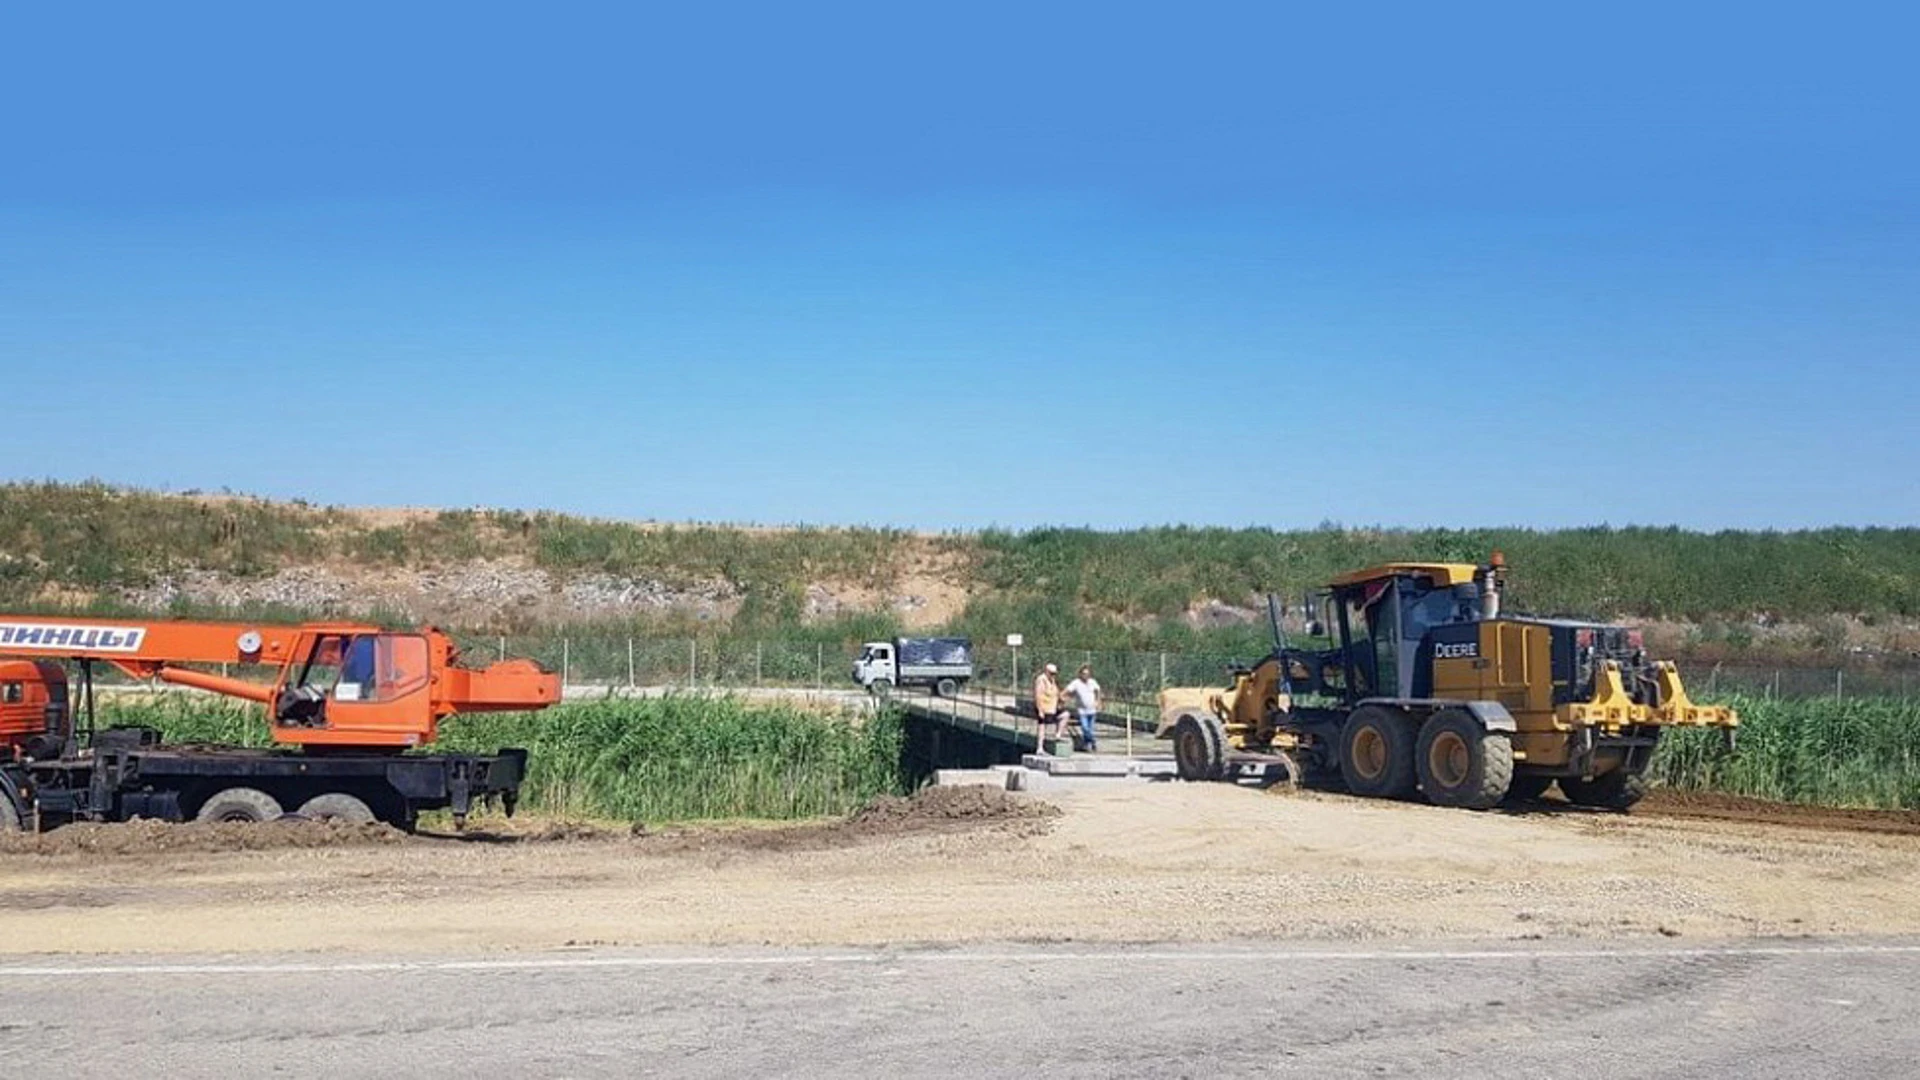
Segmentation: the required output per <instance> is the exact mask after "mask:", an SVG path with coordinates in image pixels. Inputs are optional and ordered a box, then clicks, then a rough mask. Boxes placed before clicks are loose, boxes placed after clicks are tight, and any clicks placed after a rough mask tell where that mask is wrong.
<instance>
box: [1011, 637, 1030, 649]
mask: <svg viewBox="0 0 1920 1080" xmlns="http://www.w3.org/2000/svg"><path fill="white" fill-rule="evenodd" d="M1026 643H1027V638H1026V635H1025V634H1008V635H1007V648H1009V649H1017V648H1019V647H1020V646H1022V645H1025V644H1026Z"/></svg>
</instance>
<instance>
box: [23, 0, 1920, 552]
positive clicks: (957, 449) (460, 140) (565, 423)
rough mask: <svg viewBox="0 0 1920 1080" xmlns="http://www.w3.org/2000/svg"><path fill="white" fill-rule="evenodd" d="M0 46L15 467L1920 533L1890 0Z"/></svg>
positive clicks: (996, 518) (523, 23)
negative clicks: (1862, 527) (1883, 528)
mask: <svg viewBox="0 0 1920 1080" xmlns="http://www.w3.org/2000/svg"><path fill="white" fill-rule="evenodd" d="M42 7H45V8H48V9H49V10H47V11H40V12H33V11H26V12H14V13H12V14H9V15H8V16H6V17H5V26H4V27H3V28H0V29H3V30H4V32H0V100H4V101H5V102H6V104H5V106H4V107H5V109H6V124H5V128H4V130H5V131H6V132H7V135H6V139H5V144H6V145H5V148H4V149H0V369H3V370H4V371H5V373H6V384H5V385H6V387H7V393H8V397H9V399H10V406H11V407H10V408H9V409H8V414H9V421H8V423H6V424H5V425H3V426H0V471H3V472H4V473H5V474H7V475H11V476H15V477H20V478H45V477H54V478H62V479H80V478H87V477H97V478H101V479H106V480H110V481H113V482H117V483H127V484H135V485H141V486H153V487H166V488H171V489H176V490H178V489H186V488H202V489H216V490H217V489H220V488H231V489H234V490H239V491H246V492H253V493H259V494H265V495H271V496H279V497H304V498H307V499H310V500H315V501H321V502H329V503H343V504H363V505H429V506H464V505H480V504H484V505H504V506H515V507H526V508H536V507H543V508H554V509H562V510H569V511H575V512H582V513H590V514H599V515H605V516H612V517H634V518H641V517H645V518H659V519H668V520H726V521H757V522H796V521H809V522H833V523H870V524H893V525H907V526H917V527H924V528H954V527H963V528H965V527H980V526H987V525H1001V526H1014V527H1026V526H1032V525H1037V524H1042V523H1065V524H1093V525H1100V526H1121V525H1137V524H1158V523H1168V522H1190V523H1209V524H1228V525H1241V524H1267V525H1276V526H1296V525H1313V524H1317V523H1319V522H1322V521H1329V520H1331V521H1338V522H1343V523H1346V524H1351V525H1366V524H1386V525H1429V524H1431V525H1475V524H1524V525H1542V526H1557V525H1574V524H1588V523H1598V522H1610V523H1613V524H1626V523H1654V524H1668V523H1678V524H1682V525H1687V526H1692V527H1701V528H1718V527H1727V526H1753V527H1774V526H1777V527H1797V526H1805V525H1819V524H1829V523H1852V524H1916V523H1920V497H1916V495H1915V488H1916V485H1915V482H1914V481H1915V477H1916V476H1920V435H1916V432H1915V425H1914V424H1913V422H1912V417H1913V416H1914V414H1915V412H1916V407H1920V364H1916V359H1920V305H1917V304H1916V298H1920V140H1916V138H1915V133H1916V132H1917V131H1920V76H1916V74H1915V66H1914V65H1913V64H1912V62H1911V57H1910V55H1909V53H1910V46H1911V42H1912V41H1913V40H1915V31H1916V30H1920V26H1917V25H1916V22H1917V21H1920V20H1916V18H1915V16H1913V15H1909V14H1906V13H1905V12H1904V11H1903V10H1902V9H1897V8H1893V7H1874V6H1860V7H1850V6H1847V5H1835V4H1826V5H1820V6H1817V7H1813V6H1809V7H1807V8H1804V9H1790V8H1769V7H1766V6H1764V5H1762V6H1755V5H1740V6H1733V5H1727V6H1718V5H1657V6H1656V5H1631V4H1629V5H1608V6H1605V7H1598V6H1596V7H1594V8H1593V10H1591V11H1590V12H1586V13H1582V14H1577V15H1569V14H1564V13H1562V14H1556V13H1553V12H1552V11H1549V10H1546V8H1547V7H1549V6H1546V5H1528V6H1520V5H1511V6H1485V7H1465V8H1460V9H1454V8H1448V9H1446V10H1440V6H1439V5H1425V6H1420V7H1411V6H1410V7H1397V6H1394V5H1372V6H1366V7H1364V8H1362V7H1361V6H1359V5H1345V6H1343V7H1347V8H1351V9H1353V12H1354V13H1353V14H1337V13H1330V12H1329V11H1328V10H1326V9H1330V8H1334V7H1337V6H1336V5H1315V6H1313V7H1312V8H1304V7H1303V8H1299V9H1289V8H1286V7H1282V6H1279V5H1259V6H1239V5H1207V4H1182V5H1166V6H1163V7H1133V6H1126V5H1100V6H1092V5H1084V6H1082V5H1074V6H1065V5H1031V4H1029V5H995V4H975V5H951V6H948V7H947V8H944V9H939V10H938V11H934V10H931V9H927V8H925V7H924V6H917V5H897V4H896V5H868V6H859V5H831V4H830V5H821V6H813V7H807V8H804V9H802V8H801V7H800V6H797V5H787V6H781V7H762V6H758V5H740V4H731V5H730V4H712V5H702V6H699V8H698V13H694V12H693V10H692V9H693V8H694V7H695V6H694V5H675V7H678V8H684V9H687V10H685V11H681V12H678V13H654V12H645V11H641V10H640V9H639V8H638V6H634V5H630V6H621V7H590V6H581V5H544V6H541V7H538V8H536V7H534V6H531V5H528V6H522V7H518V8H491V7H488V6H485V5H458V6H453V5H448V6H440V7H435V6H429V5H379V6H372V5H368V6H360V5H353V4H336V5H328V6H325V7H324V8H316V9H314V10H313V12H312V13H310V14H293V13H289V12H286V11H281V10H277V9H278V8H280V7H282V6H280V5H245V6H240V5H236V6H232V7H213V6H197V5H189V6H185V7H181V8H168V9H166V10H164V11H162V10H160V9H157V8H127V9H120V8H116V7H113V6H110V5H72V6H70V7H63V8H61V9H60V11H58V12H57V13H56V12H53V11H52V10H51V8H52V6H51V5H42Z"/></svg>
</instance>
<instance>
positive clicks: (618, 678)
mask: <svg viewBox="0 0 1920 1080" xmlns="http://www.w3.org/2000/svg"><path fill="white" fill-rule="evenodd" d="M461 646H462V648H463V649H464V650H465V651H466V654H467V657H468V660H469V662H473V661H479V660H492V659H501V658H507V657H525V658H527V659H531V660H535V661H538V662H539V663H541V664H542V665H544V666H546V667H547V668H548V669H549V670H552V671H555V672H559V673H560V674H561V675H562V677H563V680H564V682H565V683H566V685H568V686H570V687H593V686H604V687H633V688H640V687H686V688H690V689H694V688H724V687H754V686H766V687H807V688H816V689H836V688H850V687H852V686H853V681H852V669H853V657H854V654H855V653H856V652H857V651H858V647H857V645H853V644H845V645H841V644H832V643H824V642H820V641H809V640H787V639H779V638H767V639H764V640H747V639H735V638H667V639H661V638H627V637H608V636H599V635H582V636H556V635H507V636H504V637H500V636H493V637H477V636H465V637H463V638H462V639H461ZM1249 659H1252V658H1249V657H1236V656H1228V655H1225V654H1210V653H1179V652H1157V651H1152V652H1149V651H1118V650H1102V649H1079V648H1071V647H1053V646H1048V645H1023V646H1021V647H1019V648H1010V647H1008V646H1005V645H976V646H975V648H974V669H975V684H976V686H977V687H978V688H980V689H982V690H988V691H994V692H999V693H1005V694H1011V695H1014V696H1020V695H1022V694H1024V693H1026V692H1027V690H1028V688H1029V687H1030V686H1031V684H1032V681H1033V677H1034V674H1035V673H1036V672H1037V671H1038V670H1039V667H1040V665H1042V664H1047V663H1053V664H1056V665H1058V666H1059V668H1060V681H1061V682H1062V683H1065V682H1066V681H1067V680H1069V679H1071V678H1073V676H1074V674H1075V673H1076V672H1077V671H1078V670H1079V669H1080V668H1081V667H1082V666H1086V667H1090V668H1091V669H1092V670H1093V674H1094V678H1096V679H1098V680H1099V682H1100V684H1101V688H1102V689H1103V690H1104V691H1105V696H1106V698H1107V699H1108V700H1109V701H1110V702H1112V703H1114V704H1116V705H1120V704H1123V703H1130V704H1136V705H1141V706H1151V705H1152V704H1153V702H1154V699H1155V695H1156V694H1157V692H1158V691H1159V690H1160V689H1161V688H1162V687H1166V686H1224V685H1226V683H1227V681H1228V679H1229V674H1228V671H1229V669H1230V668H1231V667H1232V666H1233V665H1235V664H1236V663H1246V662H1247V661H1248V660H1249ZM1681 669H1682V670H1681V674H1682V676H1683V677H1684V678H1685V680H1686V685H1687V688H1688V690H1689V691H1690V692H1691V693H1692V694H1693V695H1694V696H1695V697H1698V698H1707V699H1711V698H1716V697H1722V696H1725V695H1730V694H1742V695H1748V696H1753V697H1770V698H1818V697H1828V698H1834V697H1838V698H1856V697H1860V698H1869V697H1870V698H1910V697H1912V695H1913V694H1914V693H1915V692H1916V691H1920V666H1915V667H1894V666H1885V665H1855V666H1829V667H1788V666H1777V667H1776V666H1762V665H1752V664H1701V663H1689V664H1682V665H1681Z"/></svg>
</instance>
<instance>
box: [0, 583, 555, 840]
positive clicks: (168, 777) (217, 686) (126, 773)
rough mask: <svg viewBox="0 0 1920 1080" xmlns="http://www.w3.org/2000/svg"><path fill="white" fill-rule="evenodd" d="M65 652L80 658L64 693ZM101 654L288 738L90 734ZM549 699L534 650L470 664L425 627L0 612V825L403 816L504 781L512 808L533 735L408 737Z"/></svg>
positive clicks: (456, 802)
mask: <svg viewBox="0 0 1920 1080" xmlns="http://www.w3.org/2000/svg"><path fill="white" fill-rule="evenodd" d="M63 662H64V663H66V664H69V665H72V666H73V667H74V668H75V669H76V671H77V675H78V678H77V679H76V680H74V686H73V688H72V691H71V694H70V692H69V687H68V676H67V672H66V670H64V669H63V667H62V663H63ZM101 665H111V666H112V667H114V668H117V669H119V670H121V671H123V672H125V673H126V674H128V675H131V676H133V677H135V678H139V679H148V680H154V681H158V682H164V683H170V684H173V685H176V686H186V687H194V688H197V689H201V690H208V691H212V692H214V693H219V694H224V695H227V696H230V697H237V698H242V699H245V700H248V701H256V702H259V703H260V704H262V705H263V706H265V708H266V712H267V723H268V727H269V730H270V732H271V734H272V738H273V741H274V742H275V743H276V744H279V745H280V746H281V747H283V748H284V749H283V750H281V751H278V752H274V753H268V754H262V753H260V752H258V751H241V750H231V749H221V748H212V749H206V748H198V747H196V748H193V749H166V748H161V747H160V746H159V741H158V735H157V733H154V732H150V731H146V730H145V729H117V730H110V731H106V732H100V733H98V734H95V733H94V724H93V701H94V673H95V671H96V670H97V669H98V668H99V667H100V666H101ZM214 665H218V666H220V667H222V668H228V669H231V668H232V667H235V666H237V667H238V668H239V669H240V670H241V672H242V674H241V675H234V674H227V673H216V672H214V671H212V670H208V668H209V667H212V666H214ZM249 672H257V673H258V674H257V676H256V677H253V678H248V677H245V676H246V673H249ZM559 699H560V680H559V678H558V676H556V675H554V674H553V673H551V672H548V671H545V670H543V669H542V668H540V667H539V665H537V664H534V663H532V662H531V661H527V660H503V661H501V662H498V663H494V664H489V665H487V666H485V667H478V668H475V667H467V666H465V665H463V664H462V663H461V656H460V651H459V648H458V646H457V645H456V644H455V643H454V641H453V639H452V638H450V637H449V636H447V635H446V634H445V633H443V632H442V631H439V630H436V629H434V628H432V627H426V628H423V629H419V630H405V631H396V630H387V629H383V628H381V627H378V626H373V625H368V624H362V623H348V622H316V623H304V624H301V625H297V626H274V625H257V624H248V623H224V622H197V621H187V620H126V619H72V618H50V617H44V616H6V615H0V761H4V760H5V759H7V758H11V759H12V760H13V764H12V765H11V766H9V767H7V768H0V829H4V828H6V827H8V824H9V821H10V820H11V821H12V822H13V823H14V824H16V825H17V824H21V823H23V822H25V821H26V820H27V819H29V818H31V819H33V820H36V821H44V820H46V819H47V818H48V817H49V816H51V817H53V818H54V819H73V818H86V819H95V820H99V819H107V820H114V819H120V818H125V817H133V816H145V817H163V818H176V819H177V818H181V817H201V818H207V817H215V818H220V819H223V820H238V819H244V820H259V819H262V818H265V817H273V816H278V815H279V814H280V813H281V812H285V811H297V812H303V813H311V814H312V815H315V816H328V817H347V818H352V819H360V820H372V819H374V818H379V819H381V820H387V821H390V822H392V823H394V824H398V825H403V826H407V827H410V826H411V825H412V823H413V819H414V817H415V815H416V814H417V813H418V811H420V810H422V809H434V808H438V807H442V806H445V807H449V808H451V809H452V810H453V811H454V813H455V815H456V817H464V816H465V814H466V813H467V811H468V808H469V806H470V805H471V803H472V801H473V800H474V798H476V797H478V798H486V797H491V796H496V795H497V796H499V797H500V798H501V801H502V802H503V803H504V804H505V805H506V806H507V808H508V810H509V812H511V809H512V805H513V802H514V800H515V798H516V797H517V794H518V789H519V783H520V779H521V777H522V775H523V774H524V769H525V760H526V753H525V751H523V750H503V751H501V752H500V753H499V754H497V755H492V756H484V755H483V756H476V755H447V754H442V755H420V754H405V755H402V752H403V751H408V750H416V749H418V748H420V747H424V746H428V745H430V744H432V743H433V742H434V740H435V738H436V737H437V736H438V733H439V725H440V722H441V721H442V720H444V719H446V718H447V717H449V716H453V715H456V714H458V713H470V712H489V711H498V710H533V709H541V708H545V707H546V706H548V705H551V704H553V703H554V702H556V701H558V700H559ZM70 700H71V701H72V702H73V703H72V704H70ZM76 720H78V721H79V722H78V723H76ZM83 736H84V738H83ZM293 751H306V753H296V752H293ZM316 755H319V757H316ZM320 758H324V762H325V763H324V764H321V763H320ZM103 770H108V772H109V775H108V776H107V777H106V779H105V780H104V781H103V779H102V777H101V776H100V775H99V774H100V773H101V772H102V771H103ZM239 781H246V783H244V784H242V783H239ZM228 782H232V783H231V785H230V790H229V789H228V788H221V787H219V785H220V784H222V783H228ZM223 792H227V793H229V794H231V793H232V792H238V793H239V794H238V795H235V796H234V797H232V798H221V797H219V796H221V795H222V793H223ZM210 807H211V809H209V808H210Z"/></svg>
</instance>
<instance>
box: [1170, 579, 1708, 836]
mask: <svg viewBox="0 0 1920 1080" xmlns="http://www.w3.org/2000/svg"><path fill="white" fill-rule="evenodd" d="M1505 574H1506V568H1505V565H1504V562H1503V560H1502V559H1501V558H1500V556H1499V554H1498V553H1495V554H1494V556H1493V558H1492V559H1490V560H1489V561H1488V563H1487V564H1486V565H1483V566H1475V565H1472V564H1461V563H1389V564H1386V565H1384V566H1378V567H1373V568H1370V569H1367V570H1361V571H1358V572H1355V573H1351V574H1345V575H1342V576H1340V577H1338V578H1336V579H1334V581H1333V582H1332V583H1330V584H1329V585H1328V586H1327V588H1326V589H1325V591H1324V592H1322V593H1321V594H1320V595H1319V596H1318V597H1317V598H1316V600H1315V602H1314V604H1313V606H1314V607H1315V608H1316V609H1317V614H1318V615H1319V616H1321V618H1316V619H1315V620H1314V622H1315V623H1316V624H1318V625H1312V626H1310V627H1309V632H1310V634H1313V635H1314V636H1324V637H1325V638H1327V639H1329V640H1330V641H1331V643H1332V645H1331V647H1330V648H1326V649H1318V650H1315V649H1303V648H1295V647H1293V646H1291V645H1289V644H1288V643H1287V641H1286V640H1285V637H1284V635H1283V634H1282V633H1281V632H1280V620H1279V617H1278V612H1277V610H1276V611H1275V613H1274V650H1273V652H1272V654H1270V655H1269V656H1267V657H1266V658H1265V659H1263V660H1262V661H1260V663H1258V664H1256V665H1254V666H1252V667H1251V668H1246V669H1237V670H1236V671H1235V672H1234V682H1233V685H1232V686H1230V687H1228V688H1226V689H1224V690H1217V691H1215V690H1200V689H1190V688H1176V689H1169V690H1166V691H1163V692H1162V696H1161V734H1162V735H1163V736H1165V737H1170V738H1171V739H1172V740H1173V742H1174V756H1175V759H1176V761H1177V763H1178V765H1179V770H1180V775H1181V776H1182V777H1184V778H1187V779H1193V780H1206V779H1222V778H1224V777H1225V776H1226V775H1227V774H1228V773H1229V771H1230V769H1231V759H1232V757H1233V756H1234V755H1236V754H1254V755H1272V756H1277V757H1281V758H1284V759H1285V760H1286V761H1287V762H1288V765H1289V767H1290V770H1291V771H1292V772H1293V773H1294V774H1295V776H1296V777H1301V778H1305V779H1308V780H1316V779H1318V780H1327V781H1332V780H1335V779H1337V780H1338V781H1339V782H1341V783H1343V784H1344V785H1345V787H1346V788H1347V789H1348V790H1349V791H1351V792H1353V793H1354V794H1357V795H1373V796H1383V797H1388V798H1410V797H1413V796H1414V795H1416V794H1419V795H1422V796H1424V797H1425V798H1426V800H1427V801H1429V802H1432V803H1436V804H1439V805H1443V806H1461V807H1469V808H1485V807H1489V806H1492V805H1494V804H1496V803H1498V802H1500V801H1501V800H1502V799H1504V798H1508V797H1515V798H1534V797H1538V796H1539V795H1541V794H1544V793H1545V792H1546V790H1547V789H1548V788H1549V787H1551V786H1553V785H1554V784H1556V783H1557V784H1558V785H1559V786H1560V791H1561V793H1562V794H1563V795H1564V796H1566V798H1567V799H1568V800H1569V801H1571V802H1575V803H1579V804H1583V805H1591V806H1604V807H1614V808H1619V809H1624V808H1626V807H1627V806H1630V805H1632V804H1633V803H1634V802H1636V801H1638V800H1639V798H1640V797H1641V795H1642V794H1643V793H1644V779H1643V778H1644V774H1645V772H1646V769H1647V765H1648V763H1649V762H1650V761H1651V760H1652V756H1653V751H1654V747H1655V746H1657V745H1658V743H1659V740H1660V736H1661V734H1662V732H1663V731H1664V730H1665V729H1667V728H1669V727H1676V726H1690V727H1711V728H1717V729H1719V730H1721V731H1723V732H1725V735H1726V738H1727V741H1728V743H1729V745H1731V743H1732V739H1733V733H1734V731H1735V730H1736V728H1737V726H1738V724H1739V717H1738V716H1737V715H1736V714H1735V713H1734V712H1733V711H1732V710H1731V709H1726V708H1722V707H1718V706H1706V705H1699V704H1696V703H1694V702H1693V701H1692V700H1691V699H1690V698H1689V697H1688V696H1687V692H1686V689H1685V687H1684V686H1683V685H1682V684H1681V680H1680V674H1679V672H1678V670H1676V669H1675V667H1674V665H1673V664H1672V663H1671V662H1668V661H1656V660H1651V659H1649V658H1648V657H1647V654H1646V650H1645V648H1644V647H1643V643H1642V641H1641V637H1640V634H1639V633H1638V632H1637V631H1633V630H1629V629H1626V628H1624V627H1619V626H1611V625H1607V624H1604V623H1597V622H1591V621H1585V620H1577V619H1550V618H1538V617H1534V616H1528V615H1518V614H1508V613H1506V612H1504V611H1502V603H1501V600H1502V591H1503V590H1504V588H1505Z"/></svg>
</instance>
